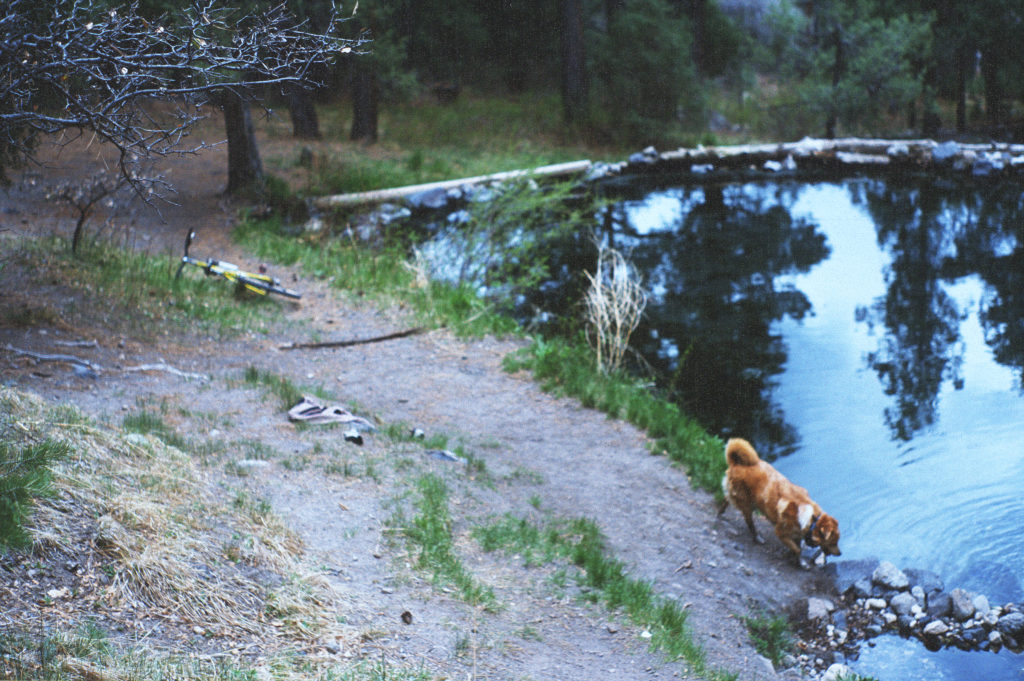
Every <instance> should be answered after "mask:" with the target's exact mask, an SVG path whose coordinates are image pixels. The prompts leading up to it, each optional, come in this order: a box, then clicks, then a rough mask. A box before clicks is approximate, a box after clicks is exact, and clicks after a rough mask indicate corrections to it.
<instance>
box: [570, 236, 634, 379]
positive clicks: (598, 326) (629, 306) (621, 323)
mask: <svg viewBox="0 0 1024 681" xmlns="http://www.w3.org/2000/svg"><path fill="white" fill-rule="evenodd" d="M584 274H586V276H587V280H588V281H589V282H590V288H589V289H587V293H586V296H585V298H584V303H585V304H586V309H587V321H588V322H589V326H588V328H587V339H588V340H589V341H590V344H591V346H592V347H593V348H594V352H595V353H596V354H597V368H598V369H599V370H600V371H604V372H609V371H616V370H618V368H619V367H620V365H621V364H622V358H623V357H624V356H625V354H626V350H627V349H629V337H630V336H631V335H633V332H634V331H635V330H636V327H637V325H638V324H639V323H640V317H641V315H643V312H644V308H645V307H646V306H647V293H646V292H645V291H644V289H643V287H642V286H641V285H640V278H639V275H638V274H637V271H636V268H634V267H633V266H632V265H631V264H630V263H629V261H628V260H626V258H625V256H623V255H622V254H621V253H620V252H619V251H617V250H615V249H614V248H612V247H610V246H608V245H606V244H604V243H601V242H599V243H598V244H597V269H596V271H595V272H594V274H591V273H590V272H585V273H584Z"/></svg>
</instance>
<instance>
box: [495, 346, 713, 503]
mask: <svg viewBox="0 0 1024 681" xmlns="http://www.w3.org/2000/svg"><path fill="white" fill-rule="evenodd" d="M505 369H506V370H507V371H518V370H521V369H528V370H530V371H532V372H533V375H534V377H535V378H536V379H537V380H538V381H540V384H541V387H542V388H544V389H545V390H548V391H552V392H557V393H560V394H565V395H570V396H572V397H575V398H577V399H578V400H579V401H580V402H581V403H582V404H583V405H584V406H585V407H589V408H592V409H599V410H601V411H603V412H605V413H607V414H609V415H610V416H612V417H614V418H620V419H623V420H625V421H629V422H630V423H633V424H634V425H636V426H637V427H639V428H642V429H643V430H644V431H646V432H647V434H648V435H650V436H651V437H652V438H653V439H654V442H653V443H652V445H651V448H652V451H653V453H655V454H664V455H667V456H668V457H669V458H670V459H671V460H672V461H675V462H677V463H680V464H682V465H683V467H684V468H685V469H686V472H687V474H688V475H689V476H690V481H691V482H692V483H693V485H694V486H696V487H699V488H701V489H705V490H708V491H711V492H714V493H717V494H721V482H722V476H723V475H724V474H725V459H724V457H723V456H722V443H721V442H720V441H719V440H718V438H715V437H713V436H711V435H709V434H708V433H707V431H705V430H704V428H703V427H701V425H700V424H698V423H697V422H696V421H694V420H693V419H692V418H690V417H688V416H686V415H685V414H684V413H683V412H682V411H681V410H680V408H679V406H678V405H676V404H673V403H672V402H669V401H668V400H665V399H662V398H660V397H658V396H657V395H655V394H654V393H653V392H652V391H651V389H650V387H649V386H647V385H646V384H643V383H641V382H640V381H638V380H637V379H636V378H635V377H633V376H630V375H628V374H626V373H621V372H620V373H611V374H605V373H602V372H600V371H598V370H597V369H596V368H595V366H594V360H593V357H592V356H591V353H590V350H589V348H588V347H587V346H586V344H585V343H583V342H582V341H578V342H576V343H571V342H569V341H565V340H558V339H555V340H543V339H540V338H534V339H533V342H532V343H531V344H530V345H529V346H527V347H526V348H523V349H522V350H520V351H519V352H517V353H515V354H513V355H509V356H508V357H506V358H505Z"/></svg>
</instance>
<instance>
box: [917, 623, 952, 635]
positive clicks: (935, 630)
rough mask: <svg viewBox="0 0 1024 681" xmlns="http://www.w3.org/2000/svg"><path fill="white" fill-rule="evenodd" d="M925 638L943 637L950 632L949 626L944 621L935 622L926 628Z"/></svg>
mask: <svg viewBox="0 0 1024 681" xmlns="http://www.w3.org/2000/svg"><path fill="white" fill-rule="evenodd" d="M923 631H924V634H925V636H942V635H943V634H945V633H946V632H947V631H949V625H948V624H946V623H945V622H943V621H942V620H933V621H931V622H929V623H928V624H926V625H925V626H924V630H923Z"/></svg>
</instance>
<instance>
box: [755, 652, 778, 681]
mask: <svg viewBox="0 0 1024 681" xmlns="http://www.w3.org/2000/svg"><path fill="white" fill-rule="evenodd" d="M757 661H758V663H759V664H760V665H761V667H762V668H763V669H764V674H765V676H767V677H768V678H771V677H773V676H775V667H774V666H773V665H772V661H771V660H769V659H768V658H767V657H765V656H764V655H758V656H757Z"/></svg>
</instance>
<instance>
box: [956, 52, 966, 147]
mask: <svg viewBox="0 0 1024 681" xmlns="http://www.w3.org/2000/svg"><path fill="white" fill-rule="evenodd" d="M966 52H967V50H966V49H964V48H961V49H960V50H958V55H957V56H958V58H957V64H956V132H957V134H958V135H962V134H964V133H965V132H967V68H968V66H967V57H966V55H965V53H966Z"/></svg>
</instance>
